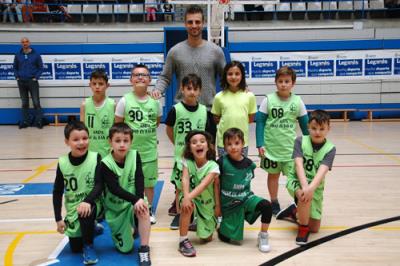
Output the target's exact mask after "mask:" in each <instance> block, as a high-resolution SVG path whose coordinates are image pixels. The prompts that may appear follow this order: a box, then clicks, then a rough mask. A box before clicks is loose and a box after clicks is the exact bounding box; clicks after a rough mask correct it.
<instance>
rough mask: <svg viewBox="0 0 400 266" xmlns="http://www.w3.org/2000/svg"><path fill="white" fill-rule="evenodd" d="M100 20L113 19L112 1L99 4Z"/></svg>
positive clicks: (108, 20) (107, 20)
mask: <svg viewBox="0 0 400 266" xmlns="http://www.w3.org/2000/svg"><path fill="white" fill-rule="evenodd" d="M98 14H99V21H100V22H112V21H113V5H112V4H111V3H103V4H100V5H99V12H98Z"/></svg>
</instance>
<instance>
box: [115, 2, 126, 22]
mask: <svg viewBox="0 0 400 266" xmlns="http://www.w3.org/2000/svg"><path fill="white" fill-rule="evenodd" d="M128 13H129V5H128V4H115V5H114V19H115V22H127V21H128Z"/></svg>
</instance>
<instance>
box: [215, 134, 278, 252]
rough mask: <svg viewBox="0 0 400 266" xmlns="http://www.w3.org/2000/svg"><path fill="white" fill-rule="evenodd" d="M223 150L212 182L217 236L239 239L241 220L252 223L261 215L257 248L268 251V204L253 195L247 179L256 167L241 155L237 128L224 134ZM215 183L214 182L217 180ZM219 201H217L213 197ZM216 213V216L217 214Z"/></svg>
mask: <svg viewBox="0 0 400 266" xmlns="http://www.w3.org/2000/svg"><path fill="white" fill-rule="evenodd" d="M224 145H225V146H224V148H225V151H226V153H227V154H225V155H224V156H222V157H220V158H219V159H218V161H217V162H218V165H219V169H220V176H219V178H217V179H216V183H217V184H218V185H217V186H218V187H220V189H218V191H220V201H221V203H220V204H219V203H217V204H216V205H217V206H221V207H220V208H221V211H222V221H221V225H220V228H219V230H218V237H219V239H220V240H221V241H223V242H228V243H229V242H231V240H233V241H241V240H243V228H244V221H245V220H246V221H247V222H248V223H249V224H253V223H254V222H255V221H256V220H257V218H258V217H259V216H260V215H261V230H260V232H259V233H258V249H259V250H260V251H261V252H268V251H269V250H270V246H269V243H268V227H269V223H270V222H271V217H272V210H271V203H270V202H269V201H267V200H266V199H263V198H261V197H258V196H256V195H254V193H253V192H252V191H251V188H250V185H251V180H252V179H253V178H254V169H255V168H256V165H255V163H254V162H252V161H251V160H250V159H249V158H247V157H245V156H243V154H242V149H243V147H244V134H243V132H242V131H241V130H240V129H238V128H230V129H228V130H227V131H225V133H224ZM217 180H218V181H217ZM217 199H219V198H217ZM221 211H220V210H217V213H220V212H221Z"/></svg>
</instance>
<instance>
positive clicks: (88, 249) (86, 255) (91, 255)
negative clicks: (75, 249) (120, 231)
mask: <svg viewBox="0 0 400 266" xmlns="http://www.w3.org/2000/svg"><path fill="white" fill-rule="evenodd" d="M97 261H98V259H97V254H96V251H95V250H94V248H93V245H85V246H84V247H83V264H86V265H88V264H96V263H97Z"/></svg>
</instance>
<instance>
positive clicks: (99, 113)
mask: <svg viewBox="0 0 400 266" xmlns="http://www.w3.org/2000/svg"><path fill="white" fill-rule="evenodd" d="M104 101H105V102H104V105H103V107H102V108H101V109H98V110H96V106H95V105H94V102H93V98H92V97H88V98H86V100H85V125H86V126H87V127H88V129H89V150H91V151H95V152H98V153H100V155H101V157H102V158H104V157H105V156H106V155H107V154H109V153H110V150H111V147H110V143H109V142H108V131H109V130H110V128H111V126H112V125H113V123H114V116H115V115H114V113H115V102H114V101H113V100H112V99H110V98H108V97H107V98H106V99H105V100H104Z"/></svg>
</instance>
